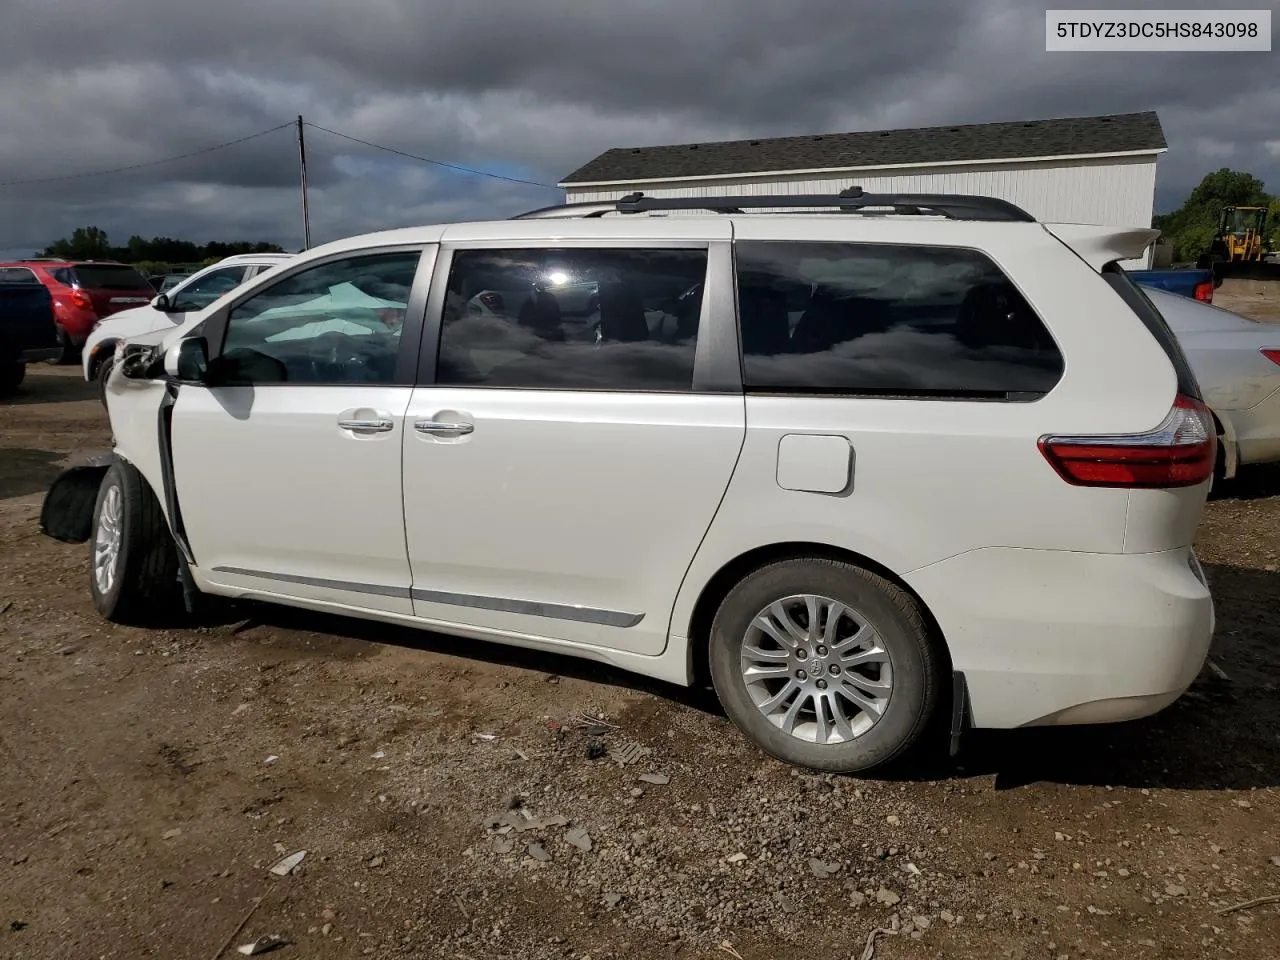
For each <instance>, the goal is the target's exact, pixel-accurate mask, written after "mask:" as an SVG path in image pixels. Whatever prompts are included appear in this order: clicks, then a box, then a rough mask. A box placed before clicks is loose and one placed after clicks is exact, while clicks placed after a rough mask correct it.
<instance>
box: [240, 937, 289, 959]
mask: <svg viewBox="0 0 1280 960" xmlns="http://www.w3.org/2000/svg"><path fill="white" fill-rule="evenodd" d="M284 945H285V940H284V938H283V937H277V936H275V935H274V934H268V935H267V936H265V937H259V938H258V939H257V940H255V941H253V943H245V944H242V945H241V946H238V947H236V952H237V953H243V954H244V955H245V956H246V957H254V956H257V955H258V954H260V953H267V952H268V951H270V950H275V949H276V948H277V947H283V946H284Z"/></svg>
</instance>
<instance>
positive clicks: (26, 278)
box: [0, 267, 40, 283]
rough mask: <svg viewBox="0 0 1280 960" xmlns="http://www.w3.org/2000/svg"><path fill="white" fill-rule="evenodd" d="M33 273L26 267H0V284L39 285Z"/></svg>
mask: <svg viewBox="0 0 1280 960" xmlns="http://www.w3.org/2000/svg"><path fill="white" fill-rule="evenodd" d="M39 282H40V280H39V278H38V277H37V276H36V275H35V272H34V271H32V270H28V269H27V268H26V267H0V283H39Z"/></svg>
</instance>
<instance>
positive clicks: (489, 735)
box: [471, 733, 498, 743]
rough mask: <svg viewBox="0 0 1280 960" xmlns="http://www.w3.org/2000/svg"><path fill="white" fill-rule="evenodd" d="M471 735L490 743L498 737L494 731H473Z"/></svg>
mask: <svg viewBox="0 0 1280 960" xmlns="http://www.w3.org/2000/svg"><path fill="white" fill-rule="evenodd" d="M471 736H472V737H473V738H474V739H476V740H483V741H484V742H485V743H492V742H493V741H494V740H497V739H498V735H497V734H496V733H473V734H472V735H471Z"/></svg>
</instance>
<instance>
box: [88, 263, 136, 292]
mask: <svg viewBox="0 0 1280 960" xmlns="http://www.w3.org/2000/svg"><path fill="white" fill-rule="evenodd" d="M75 278H76V283H77V284H79V285H80V286H82V287H85V288H87V289H90V290H150V289H151V285H150V284H149V283H147V281H146V280H144V279H143V277H142V274H140V273H139V272H138V271H137V270H135V269H133V267H125V266H118V267H112V266H105V265H103V266H99V265H96V264H82V265H80V266H78V267H76V268H75Z"/></svg>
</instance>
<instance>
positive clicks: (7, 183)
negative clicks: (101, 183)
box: [0, 121, 293, 187]
mask: <svg viewBox="0 0 1280 960" xmlns="http://www.w3.org/2000/svg"><path fill="white" fill-rule="evenodd" d="M291 126H293V122H292V121H290V122H289V123H282V124H280V125H279V126H277V127H272V128H271V129H270V130H259V131H258V132H257V133H251V134H249V135H248V136H247V137H238V138H236V139H235V140H227V141H226V142H225V143H215V144H214V145H213V146H211V147H202V148H201V149H199V150H192V151H191V152H190V153H180V154H178V155H177V156H176V157H165V158H164V159H163V160H148V161H146V162H145V163H131V164H129V165H127V166H123V167H110V168H108V169H106V170H90V171H88V172H86V173H68V174H64V175H62V176H58V177H33V178H31V179H28V180H0V187H16V186H20V185H22V184H27V183H54V182H56V181H60V180H79V179H81V178H83V177H101V176H106V175H107V174H111V173H123V172H125V171H126V170H141V169H142V168H144V167H157V166H160V165H161V164H164V163H173V162H174V161H175V160H186V159H187V158H188V157H198V156H200V155H201V154H205V153H213V151H215V150H222V149H225V148H226V147H234V146H235V145H236V144H238V143H244V142H246V141H248V140H256V139H257V138H258V137H265V136H266V135H267V134H269V133H275V132H276V131H277V130H283V129H284V128H285V127H291Z"/></svg>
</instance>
